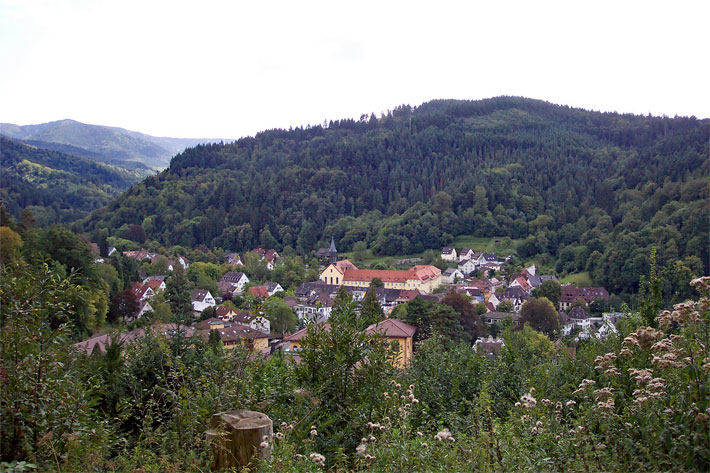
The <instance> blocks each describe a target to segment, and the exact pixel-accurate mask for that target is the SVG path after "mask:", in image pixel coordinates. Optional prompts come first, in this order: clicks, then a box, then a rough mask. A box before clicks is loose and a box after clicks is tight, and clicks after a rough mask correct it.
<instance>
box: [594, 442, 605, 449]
mask: <svg viewBox="0 0 710 473" xmlns="http://www.w3.org/2000/svg"><path fill="white" fill-rule="evenodd" d="M596 449H597V450H605V449H606V445H604V444H603V443H601V442H599V443H598V444H597V446H596Z"/></svg>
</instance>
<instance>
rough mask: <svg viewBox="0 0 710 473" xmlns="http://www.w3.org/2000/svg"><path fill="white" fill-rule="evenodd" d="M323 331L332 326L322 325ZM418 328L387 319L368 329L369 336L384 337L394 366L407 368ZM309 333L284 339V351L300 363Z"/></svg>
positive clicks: (297, 334)
mask: <svg viewBox="0 0 710 473" xmlns="http://www.w3.org/2000/svg"><path fill="white" fill-rule="evenodd" d="M322 330H330V324H328V323H325V324H323V325H322ZM416 331H417V328H416V327H415V326H413V325H409V324H407V323H404V322H402V321H401V320H397V319H385V320H383V321H382V322H380V323H378V324H373V325H370V326H369V327H367V329H366V333H367V334H368V335H374V334H379V335H381V336H382V337H384V342H385V343H386V344H387V346H388V348H389V349H390V350H392V354H393V359H392V364H393V365H394V366H395V367H397V368H406V367H407V366H408V365H409V363H411V361H412V353H413V349H414V344H413V337H414V333H415V332H416ZM307 333H308V327H306V328H304V329H301V330H299V331H298V332H295V333H294V334H293V335H289V336H288V337H286V338H284V350H285V351H286V352H287V353H291V354H293V355H294V360H295V361H297V362H298V361H300V359H299V355H298V353H299V352H300V351H301V342H302V340H303V338H304V337H305V336H306V334H307Z"/></svg>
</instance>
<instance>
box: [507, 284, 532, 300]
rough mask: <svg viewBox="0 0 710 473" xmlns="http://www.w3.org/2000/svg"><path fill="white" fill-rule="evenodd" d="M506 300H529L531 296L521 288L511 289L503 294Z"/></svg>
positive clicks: (514, 287)
mask: <svg viewBox="0 0 710 473" xmlns="http://www.w3.org/2000/svg"><path fill="white" fill-rule="evenodd" d="M503 298H504V299H529V298H530V296H529V295H528V293H527V292H525V289H523V288H522V287H520V286H513V287H509V288H507V289H506V290H505V292H503Z"/></svg>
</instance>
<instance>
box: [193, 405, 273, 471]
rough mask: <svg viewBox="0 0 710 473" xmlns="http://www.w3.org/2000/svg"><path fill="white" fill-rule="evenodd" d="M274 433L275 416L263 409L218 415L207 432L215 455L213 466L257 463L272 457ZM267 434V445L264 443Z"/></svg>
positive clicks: (219, 468)
mask: <svg viewBox="0 0 710 473" xmlns="http://www.w3.org/2000/svg"><path fill="white" fill-rule="evenodd" d="M273 432H274V430H273V423H272V422H271V419H269V417H268V416H267V415H265V414H262V413H261V412H255V411H246V410H238V411H227V412H219V413H217V414H214V415H213V416H212V419H211V420H210V429H209V430H207V432H206V435H207V441H208V442H209V443H210V444H211V445H212V453H213V455H214V461H213V462H212V469H213V470H223V469H225V468H232V467H237V468H243V467H247V466H248V467H254V466H256V463H257V461H258V460H259V459H264V460H265V459H267V458H269V455H270V454H271V437H272V435H273ZM264 437H267V440H266V443H268V444H269V446H267V447H262V446H261V444H262V442H264Z"/></svg>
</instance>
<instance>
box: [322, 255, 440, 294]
mask: <svg viewBox="0 0 710 473" xmlns="http://www.w3.org/2000/svg"><path fill="white" fill-rule="evenodd" d="M374 278H379V279H380V280H381V281H382V283H383V285H384V287H385V289H408V290H418V291H422V292H424V293H427V294H428V293H431V292H433V291H434V290H435V289H436V288H437V287H439V286H440V285H441V270H440V269H439V268H437V267H436V266H430V265H419V266H414V267H412V268H410V269H407V270H403V271H400V270H379V269H358V268H357V267H356V266H355V265H354V264H352V263H351V262H350V261H348V260H342V261H337V262H335V263H331V264H329V265H328V266H327V267H326V268H325V269H324V270H323V272H322V273H321V275H320V280H321V281H323V282H324V283H326V284H333V285H336V286H343V285H344V286H350V287H360V288H368V287H370V283H371V282H372V280H373V279H374Z"/></svg>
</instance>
